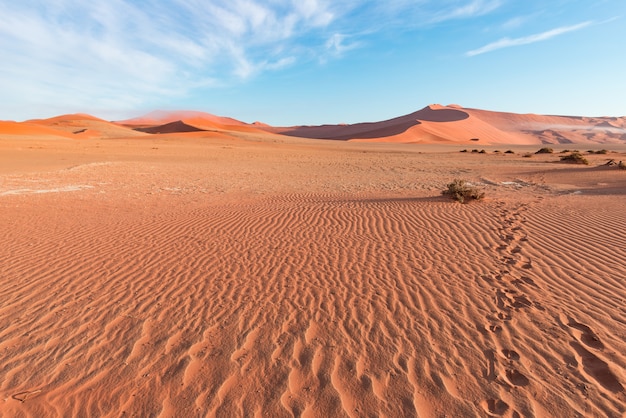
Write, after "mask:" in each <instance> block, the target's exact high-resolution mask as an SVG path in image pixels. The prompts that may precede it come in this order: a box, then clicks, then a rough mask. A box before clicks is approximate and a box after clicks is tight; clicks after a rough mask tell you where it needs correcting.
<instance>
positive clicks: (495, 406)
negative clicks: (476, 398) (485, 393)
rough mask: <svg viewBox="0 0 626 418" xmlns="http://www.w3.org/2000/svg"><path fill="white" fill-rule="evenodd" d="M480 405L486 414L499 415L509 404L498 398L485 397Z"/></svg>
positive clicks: (506, 409) (504, 411)
mask: <svg viewBox="0 0 626 418" xmlns="http://www.w3.org/2000/svg"><path fill="white" fill-rule="evenodd" d="M481 406H482V407H483V409H484V410H485V412H486V413H487V414H490V415H496V416H501V415H504V414H505V413H506V411H508V410H509V405H508V404H507V403H506V402H504V401H502V400H500V399H486V400H484V401H482V402H481Z"/></svg>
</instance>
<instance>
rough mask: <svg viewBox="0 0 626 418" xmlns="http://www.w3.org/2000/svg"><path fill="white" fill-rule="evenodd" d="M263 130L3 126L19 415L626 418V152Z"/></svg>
mask: <svg viewBox="0 0 626 418" xmlns="http://www.w3.org/2000/svg"><path fill="white" fill-rule="evenodd" d="M459 112H462V111H461V110H459ZM457 115H458V114H457ZM448 116H450V115H448ZM469 119H471V118H466V119H463V120H458V121H453V122H449V123H463V122H464V121H467V120H469ZM74 120H76V119H74ZM170 122H172V121H169V122H168V121H164V120H161V121H158V123H160V124H161V125H164V124H167V123H170ZM29 123H34V122H29ZM82 123H83V125H85V124H87V123H93V124H99V127H98V129H100V130H106V129H105V124H106V123H105V122H101V121H97V120H96V121H93V120H92V121H85V120H84V119H83V122H82ZM429 123H437V122H429ZM186 125H187V126H192V125H189V124H186ZM41 126H43V125H41ZM81 126H82V125H81ZM115 126H117V128H119V129H122V127H120V125H115ZM222 126H225V125H222ZM255 126H258V127H262V125H261V124H258V125H255ZM417 126H419V125H417ZM117 128H116V129H117ZM50 129H52V128H50ZM81 129H83V128H81ZM94 129H96V128H95V127H94ZM111 129H112V130H111V131H109V132H110V135H109V138H113V137H115V135H117V134H119V133H120V131H118V130H115V129H113V128H111ZM128 129H130V128H128ZM256 129H257V128H256V127H254V126H253V125H247V126H242V127H241V129H239V130H237V129H234V128H233V130H232V131H229V132H226V131H224V130H220V129H215V130H214V131H206V130H197V131H192V132H188V133H167V134H162V135H149V134H144V133H138V132H137V135H139V136H132V137H131V136H129V137H127V138H124V139H85V140H71V139H67V138H50V137H49V136H48V135H47V133H48V131H38V132H33V133H32V134H31V135H29V136H21V137H19V138H16V137H15V136H12V135H5V136H1V135H0V224H1V225H2V228H1V234H0V240H1V241H0V244H1V245H0V302H1V303H0V376H2V378H1V379H0V416H7V417H44V416H94V417H95V416H102V417H120V416H141V417H150V416H153V417H205V416H206V417H214V416H216V417H264V416H268V417H415V416H417V417H444V416H447V417H509V418H513V417H556V416H562V417H577V416H581V417H623V416H624V414H625V413H626V407H625V405H626V392H625V389H624V386H625V385H626V280H625V278H626V262H625V261H624V260H626V170H624V171H620V170H618V169H616V168H615V167H614V166H611V167H609V166H603V165H602V164H604V163H605V162H606V161H607V160H609V159H614V160H616V161H619V160H626V147H625V146H624V145H619V146H618V145H616V146H613V147H612V148H611V147H609V148H611V150H612V151H613V152H612V153H610V154H606V155H597V154H593V155H589V156H588V158H589V160H590V165H589V166H578V165H568V164H562V163H559V162H558V160H559V155H558V154H557V153H555V154H549V155H533V156H532V157H531V158H524V157H522V154H523V153H524V152H528V151H534V150H536V149H537V146H536V145H513V146H511V147H512V149H513V150H514V151H515V154H504V153H494V152H493V151H494V150H495V148H489V147H488V148H487V152H486V153H485V154H479V153H471V152H468V153H460V152H459V150H460V149H461V147H460V146H458V145H415V144H397V143H369V142H346V141H323V140H309V139H300V138H291V137H285V136H279V135H274V134H271V133H259V132H258V131H256ZM499 129H502V128H499ZM133 132H136V131H133ZM70 135H72V134H70ZM133 135H135V133H133ZM500 150H501V151H504V148H500ZM558 151H559V149H557V150H556V152H558ZM454 178H463V179H466V180H468V181H470V182H472V183H474V184H476V185H478V186H479V187H481V188H482V189H484V191H485V193H486V198H485V199H484V200H483V201H480V202H474V203H471V204H466V205H464V204H460V203H457V202H453V201H452V200H450V199H448V198H445V197H443V196H441V191H442V190H443V189H444V188H445V185H446V184H447V183H448V182H450V181H451V180H452V179H454Z"/></svg>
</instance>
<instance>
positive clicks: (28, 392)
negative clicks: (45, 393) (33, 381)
mask: <svg viewBox="0 0 626 418" xmlns="http://www.w3.org/2000/svg"><path fill="white" fill-rule="evenodd" d="M38 393H41V389H37V390H26V391H24V392H20V393H16V394H15V395H13V396H11V397H12V398H13V399H15V400H17V401H20V402H22V403H24V402H26V400H27V399H28V398H30V397H31V396H32V395H37V394H38Z"/></svg>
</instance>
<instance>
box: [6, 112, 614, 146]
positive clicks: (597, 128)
mask: <svg viewBox="0 0 626 418" xmlns="http://www.w3.org/2000/svg"><path fill="white" fill-rule="evenodd" d="M4 123H5V126H4V127H3V128H1V129H2V130H4V131H5V134H7V132H9V131H11V132H14V133H13V134H14V135H45V134H46V133H44V131H43V130H32V129H34V128H33V126H35V125H36V126H41V127H46V128H51V129H52V130H48V131H47V135H57V136H59V135H60V136H63V137H67V133H71V134H72V136H71V137H72V138H75V139H95V138H125V137H134V136H141V135H145V134H147V133H150V134H157V133H160V134H173V133H188V132H202V131H207V132H222V133H227V132H231V133H232V134H233V135H235V136H237V135H238V134H239V133H245V134H250V135H263V134H264V132H268V133H273V134H280V135H285V136H290V137H301V138H310V139H333V140H353V141H369V142H395V143H424V144H426V143H450V144H455V143H458V144H472V143H477V145H490V144H493V145H495V144H503V145H504V144H512V145H523V144H526V145H533V144H589V145H594V144H596V145H598V144H600V145H602V144H607V145H609V144H624V143H626V117H575V116H550V115H536V114H515V113H506V112H493V111H487V110H480V109H471V108H462V107H461V106H459V105H450V106H441V105H431V106H427V107H425V108H423V109H421V110H419V111H417V112H413V113H411V114H408V115H404V116H400V117H397V118H393V119H389V120H385V121H381V122H367V123H356V124H343V125H321V126H294V127H272V126H269V125H266V124H263V123H260V122H255V123H252V124H247V123H244V122H241V121H238V120H236V119H233V118H228V117H222V116H215V115H212V114H209V113H204V112H195V111H155V112H152V113H149V114H147V115H145V116H142V117H138V118H134V119H128V120H124V121H118V122H107V121H104V120H102V119H98V118H95V117H93V116H90V115H85V114H74V115H63V116H57V117H54V118H50V119H38V120H30V121H27V122H24V124H25V125H19V124H18V125H11V126H9V124H10V123H9V122H4ZM13 124H15V122H13ZM17 126H20V128H19V129H18V128H17ZM29 129H30V131H29ZM15 132H20V133H19V134H17V133H15ZM29 132H30V133H29ZM38 132H39V133H38ZM1 133H2V131H0V134H1Z"/></svg>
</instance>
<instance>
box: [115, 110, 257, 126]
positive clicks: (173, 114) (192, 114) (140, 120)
mask: <svg viewBox="0 0 626 418" xmlns="http://www.w3.org/2000/svg"><path fill="white" fill-rule="evenodd" d="M181 120H183V121H184V120H195V121H196V122H197V121H202V123H205V124H207V123H208V124H218V125H226V126H242V125H246V123H244V122H241V121H239V120H236V119H233V118H229V117H225V116H216V115H212V114H210V113H206V112H198V111H193V110H174V111H165V110H156V111H154V112H150V113H148V114H146V115H144V116H140V117H137V118H133V119H127V120H122V121H116V123H117V124H119V125H126V126H155V125H165V124H167V123H171V122H177V121H181Z"/></svg>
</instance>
